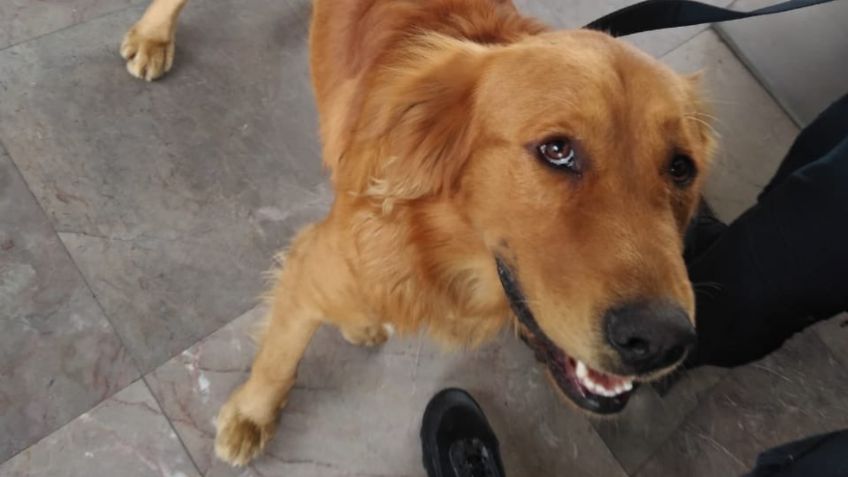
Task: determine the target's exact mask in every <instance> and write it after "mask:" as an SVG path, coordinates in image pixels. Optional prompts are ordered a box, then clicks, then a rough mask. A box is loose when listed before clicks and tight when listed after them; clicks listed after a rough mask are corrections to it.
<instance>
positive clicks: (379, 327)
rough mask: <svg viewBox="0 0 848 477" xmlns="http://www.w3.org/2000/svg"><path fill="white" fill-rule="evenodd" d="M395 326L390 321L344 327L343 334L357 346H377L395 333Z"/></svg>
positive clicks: (349, 341)
mask: <svg viewBox="0 0 848 477" xmlns="http://www.w3.org/2000/svg"><path fill="white" fill-rule="evenodd" d="M394 331H395V329H394V327H393V326H392V325H390V324H388V323H380V324H376V325H368V326H357V327H351V328H342V336H344V339H346V340H347V341H348V343H351V344H355V345H357V346H377V345H381V344H383V343H385V342H386V341H387V340H388V339H389V337H390V336H392V335H393V334H394Z"/></svg>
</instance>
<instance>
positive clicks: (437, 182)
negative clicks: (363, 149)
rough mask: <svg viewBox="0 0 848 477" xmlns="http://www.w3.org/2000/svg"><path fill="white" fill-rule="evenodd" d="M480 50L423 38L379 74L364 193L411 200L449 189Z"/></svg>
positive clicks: (470, 129) (467, 146)
mask: <svg viewBox="0 0 848 477" xmlns="http://www.w3.org/2000/svg"><path fill="white" fill-rule="evenodd" d="M488 51H489V50H488V48H487V47H485V46H482V45H479V44H476V43H471V42H468V41H461V40H456V39H453V38H448V37H443V36H429V37H427V38H425V39H424V40H422V41H420V43H418V44H416V46H415V47H414V48H412V49H410V50H407V52H408V53H409V54H408V56H407V57H406V58H405V59H404V61H403V62H402V64H401V65H400V66H399V67H397V68H392V69H390V70H387V71H385V72H384V73H383V76H382V77H381V83H382V86H381V87H380V88H379V89H378V91H377V95H378V96H377V97H375V98H374V100H375V101H377V104H378V107H377V111H378V113H377V114H376V115H375V120H374V122H373V124H372V127H373V128H376V129H372V131H375V133H376V134H378V135H379V138H380V139H379V140H378V143H379V144H380V147H379V149H380V150H379V152H378V156H379V158H378V159H377V163H376V164H375V167H374V168H373V169H372V170H371V175H372V176H371V177H370V178H369V180H370V185H369V188H368V190H369V195H372V196H381V197H382V198H384V199H389V201H390V202H392V201H395V200H412V199H416V198H420V197H423V196H427V195H435V194H439V193H442V192H446V191H449V190H450V189H451V188H453V187H454V185H455V184H456V182H457V179H458V178H459V174H460V171H461V169H462V167H463V166H464V165H465V163H466V160H467V159H468V156H469V154H470V152H471V144H472V141H473V136H474V121H473V117H474V110H475V106H474V103H475V98H474V96H475V90H476V86H477V83H478V80H479V78H480V75H481V72H482V70H483V69H484V67H485V61H486V58H487V57H488V55H487V53H488Z"/></svg>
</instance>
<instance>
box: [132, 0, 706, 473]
mask: <svg viewBox="0 0 848 477" xmlns="http://www.w3.org/2000/svg"><path fill="white" fill-rule="evenodd" d="M184 3H185V0H154V2H153V4H152V5H151V6H150V7H149V9H148V10H147V12H146V13H145V14H144V17H143V18H142V19H141V20H140V21H139V22H138V23H137V24H136V25H135V26H133V27H132V29H131V30H130V31H129V33H127V36H126V38H125V40H124V42H123V45H122V47H121V52H122V54H123V56H124V57H125V58H126V59H127V62H128V63H127V66H128V68H129V71H130V72H131V73H132V74H133V75H135V76H138V77H142V78H145V79H148V80H151V79H154V78H156V77H157V76H159V75H161V74H162V73H164V72H166V71H167V70H168V69H169V68H170V67H171V64H172V61H173V57H174V31H175V25H176V19H177V15H178V12H179V11H180V9H181V8H182V6H183V4H184ZM310 48H311V68H312V80H313V86H314V90H315V96H316V98H317V102H318V111H319V116H320V125H321V137H322V142H323V151H322V152H323V158H324V164H325V165H326V167H327V169H328V170H329V171H330V173H331V181H332V184H333V187H334V191H335V201H334V203H333V205H332V209H331V210H330V212H329V214H328V215H327V217H326V218H325V219H323V220H321V221H319V222H317V223H315V224H312V225H310V226H307V227H306V228H304V229H303V230H302V231H300V233H299V234H297V236H296V237H295V238H294V239H293V241H292V243H291V246H290V249H289V250H288V252H287V253H286V257H285V265H284V266H283V267H282V269H281V270H280V272H279V275H278V278H277V282H276V285H275V286H274V287H273V290H272V291H271V293H270V310H269V315H270V316H269V318H268V323H267V326H266V327H265V328H264V329H263V332H262V335H261V338H260V343H259V350H258V353H257V355H256V358H255V361H254V363H253V366H252V369H251V372H250V377H249V378H248V380H247V381H246V382H245V383H244V384H243V385H241V387H239V388H238V389H237V390H236V391H235V392H234V393H233V394H232V396H231V397H230V398H229V400H228V401H227V402H226V404H225V405H224V406H223V407H222V409H221V410H220V413H219V415H218V419H217V437H216V443H215V449H216V452H217V454H218V456H219V457H220V458H221V459H223V460H225V461H227V462H229V463H231V464H234V465H244V464H246V463H247V462H248V461H250V460H251V459H252V458H254V457H255V456H256V455H257V454H258V453H259V452H260V451H261V450H262V448H263V447H264V446H265V445H266V444H267V442H268V440H269V439H271V437H272V436H273V434H274V430H275V425H276V423H277V418H278V415H279V412H280V410H281V408H282V407H283V406H285V404H286V396H287V393H288V392H289V390H290V389H291V387H292V385H293V383H294V381H295V375H296V371H297V366H298V361H299V360H300V359H301V357H302V355H303V353H304V350H305V349H306V347H307V345H308V344H309V341H310V339H311V338H312V336H313V334H314V333H315V331H316V330H317V329H318V327H319V326H321V325H322V324H325V323H329V324H333V325H335V326H337V327H338V328H339V330H340V331H341V333H342V335H344V337H345V338H346V339H347V340H348V341H350V342H351V343H354V344H357V345H366V346H371V345H377V344H380V343H382V342H384V341H385V340H386V339H387V338H388V337H389V336H390V335H391V333H392V331H393V330H397V331H398V332H400V333H413V332H415V331H417V330H420V329H425V330H426V331H427V332H428V333H429V334H430V335H432V336H433V337H434V338H436V339H438V340H439V341H441V342H443V343H446V344H448V345H455V346H463V347H473V346H475V345H478V344H480V343H482V342H484V341H486V340H487V339H489V338H491V337H493V336H494V335H495V334H496V333H498V331H499V330H501V329H503V328H504V327H508V326H512V327H514V328H515V329H516V330H517V331H518V332H519V334H520V335H521V337H522V338H523V339H524V340H525V341H526V342H527V343H528V344H529V345H530V346H531V347H532V348H533V349H534V351H535V352H536V356H537V358H538V359H539V360H540V361H542V362H543V363H544V365H545V366H546V367H547V371H548V372H549V375H550V377H551V380H552V383H553V385H554V387H555V389H557V390H559V392H561V394H562V395H563V396H565V397H566V398H567V401H570V402H572V403H574V404H575V405H576V406H578V407H579V408H582V409H584V410H587V411H589V412H591V413H596V414H614V413H616V412H618V411H620V410H621V409H622V408H623V407H624V405H625V404H626V403H627V399H628V397H629V395H630V393H631V392H632V388H633V385H634V383H635V382H645V381H649V380H652V379H655V378H657V377H658V376H661V375H662V374H664V373H667V372H668V371H669V370H671V369H673V368H674V367H675V366H676V365H677V364H678V363H680V361H681V360H682V359H683V358H684V355H685V354H686V352H687V350H688V349H689V348H690V347H691V346H692V344H693V342H694V339H695V334H694V333H695V332H694V316H693V313H694V296H693V291H692V286H691V284H690V282H689V279H688V277H687V274H686V267H685V265H684V262H683V259H682V247H683V245H682V242H683V240H682V238H683V234H684V231H685V228H686V226H687V223H688V222H689V220H690V219H691V217H692V215H693V213H694V211H695V209H696V206H697V202H698V200H699V194H700V193H699V191H700V189H701V188H702V184H703V181H704V176H705V172H706V170H707V168H708V165H709V162H710V156H711V154H712V149H713V139H712V137H711V135H710V129H709V126H708V125H707V124H706V123H705V122H704V121H703V120H702V117H703V114H704V113H703V111H702V109H703V105H702V101H701V99H700V96H699V92H698V85H697V80H696V79H694V78H691V77H684V76H681V75H678V74H677V73H675V72H673V71H671V70H670V69H668V68H667V67H665V66H663V65H662V64H660V63H659V62H657V61H656V60H654V59H653V58H651V57H649V56H648V55H646V54H643V53H641V52H639V51H637V50H636V49H634V48H632V47H630V46H628V45H627V44H625V43H623V42H620V41H618V40H615V39H613V38H612V37H610V36H608V35H606V34H604V33H600V32H595V31H587V30H576V31H551V30H550V29H548V28H546V27H545V26H544V25H543V24H541V23H539V22H538V21H536V20H533V19H530V18H526V17H524V16H522V15H520V14H519V13H518V12H517V11H516V9H515V8H514V7H513V5H512V4H511V3H510V2H509V1H508V0H430V1H419V0H316V1H315V2H314V4H313V11H312V26H311V33H310Z"/></svg>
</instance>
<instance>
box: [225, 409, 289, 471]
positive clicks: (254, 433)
mask: <svg viewBox="0 0 848 477" xmlns="http://www.w3.org/2000/svg"><path fill="white" fill-rule="evenodd" d="M276 426H277V421H276V419H271V420H270V422H268V423H265V424H261V423H258V422H256V421H254V420H253V419H250V418H248V417H247V416H245V415H243V414H242V413H240V412H239V411H238V409H237V406H236V405H235V403H234V402H233V400H230V402H228V403H227V404H225V405H224V407H222V408H221V411H220V412H219V413H218V418H217V421H216V427H217V429H218V433H217V435H216V436H215V454H216V455H217V456H218V458H219V459H221V460H222V461H224V462H226V463H228V464H230V465H232V466H235V467H242V466H244V465H246V464H247V463H248V462H250V461H251V460H253V458H255V457H256V456H257V455H259V453H260V452H262V449H264V448H265V445H266V444H267V443H268V441H269V440H271V437H272V436H273V435H274V431H275V430H276Z"/></svg>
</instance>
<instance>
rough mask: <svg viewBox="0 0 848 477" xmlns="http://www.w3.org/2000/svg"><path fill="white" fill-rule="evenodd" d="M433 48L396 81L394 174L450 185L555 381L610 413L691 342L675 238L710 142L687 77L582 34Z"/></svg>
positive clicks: (687, 294) (692, 203)
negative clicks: (435, 51)
mask: <svg viewBox="0 0 848 477" xmlns="http://www.w3.org/2000/svg"><path fill="white" fill-rule="evenodd" d="M445 57H446V58H447V59H439V60H437V61H435V62H434V63H433V65H432V67H430V68H426V71H424V72H422V73H421V77H416V78H415V80H416V81H414V82H413V83H414V84H415V85H416V86H415V87H413V88H408V89H406V90H405V92H406V93H405V94H406V96H405V97H407V98H412V99H408V100H407V101H408V102H407V103H406V104H405V106H404V108H405V109H403V117H402V119H400V120H399V121H398V127H397V128H396V130H401V131H403V130H404V128H406V131H407V133H406V134H403V133H401V135H400V136H396V137H401V138H402V139H399V140H398V141H399V143H403V144H404V145H405V146H404V148H403V149H404V150H405V154H407V155H409V156H410V157H414V158H415V159H414V160H410V161H409V162H405V163H404V164H405V166H404V168H405V169H406V170H404V171H403V173H404V174H405V177H416V178H421V177H430V178H431V179H430V180H431V183H421V182H419V183H414V184H413V183H407V184H406V185H405V187H406V189H407V190H413V189H415V188H416V187H419V188H421V190H424V189H428V188H429V189H434V188H438V187H441V190H442V192H445V190H446V189H448V188H450V189H451V191H452V193H451V194H450V195H451V196H452V197H453V199H452V200H455V201H456V202H457V204H458V207H461V208H462V213H463V214H465V215H466V216H467V217H468V221H469V222H470V223H471V224H472V226H473V228H474V229H475V230H476V231H477V232H478V233H479V234H480V235H481V237H482V239H483V241H484V242H485V244H486V246H487V248H488V251H489V253H491V256H492V260H494V261H497V263H498V269H499V273H500V279H501V282H502V283H503V288H504V291H505V292H506V294H507V296H508V298H509V300H510V302H511V305H512V307H513V309H514V310H515V311H516V315H517V316H518V319H519V324H520V328H521V330H522V334H523V335H524V338H525V340H526V341H527V342H528V343H529V344H530V345H531V346H532V347H533V348H534V349H535V351H536V352H537V356H538V357H539V358H540V359H542V360H543V361H545V362H546V364H547V365H548V368H549V371H550V373H551V376H552V377H553V378H554V380H555V381H556V383H557V385H558V387H559V388H560V389H561V390H562V391H563V392H564V394H566V395H567V396H568V397H569V398H570V399H571V400H572V401H574V402H575V403H576V404H578V405H579V406H581V407H582V408H584V409H587V410H590V411H593V412H597V413H612V412H617V411H619V410H620V409H621V408H623V406H624V405H625V403H626V401H627V397H628V394H629V392H630V390H631V388H632V385H633V381H634V380H649V379H652V378H655V377H657V376H659V375H661V374H663V373H665V372H667V371H668V370H670V369H672V368H673V367H674V366H676V365H677V364H679V363H680V361H681V360H682V359H683V357H684V355H685V353H686V352H687V350H688V349H689V347H690V346H691V345H692V344H693V342H694V339H695V335H694V296H693V291H692V287H691V285H690V282H689V280H688V277H687V273H686V268H685V266H684V262H683V259H682V252H683V250H682V243H683V234H684V231H685V228H686V225H687V223H688V222H689V220H690V219H691V217H692V215H693V212H694V210H695V208H696V206H697V201H698V198H699V194H700V190H701V187H702V183H703V180H704V176H705V172H706V169H707V166H708V162H709V159H710V155H711V153H712V148H713V140H712V138H711V135H710V130H709V126H708V125H707V124H706V123H705V121H704V118H703V112H702V110H701V104H700V101H699V98H698V94H697V91H696V90H697V85H696V84H695V83H696V81H695V80H693V79H690V78H686V77H683V76H680V75H678V74H676V73H674V72H672V71H671V70H669V69H668V68H666V67H664V66H662V65H661V64H659V63H658V62H656V61H655V60H653V59H652V58H650V57H648V56H647V55H644V54H642V53H640V52H638V51H636V50H634V49H632V48H630V47H629V46H627V45H625V44H623V43H621V42H619V41H617V40H614V39H612V38H610V37H609V36H607V35H604V34H600V33H596V32H589V31H575V32H562V33H551V34H544V35H541V36H538V37H534V38H531V39H528V40H525V41H524V42H521V43H518V44H513V45H510V46H503V47H498V46H495V47H487V48H482V47H481V48H480V49H479V50H466V51H458V52H455V53H454V54H451V55H445ZM424 80H426V81H424ZM410 84H412V83H410ZM456 158H462V160H461V161H458V160H456ZM416 167H419V168H420V170H414V171H412V174H409V172H410V171H409V169H415V168H416ZM399 172H400V171H399ZM402 182H403V181H399V182H398V183H402Z"/></svg>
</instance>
